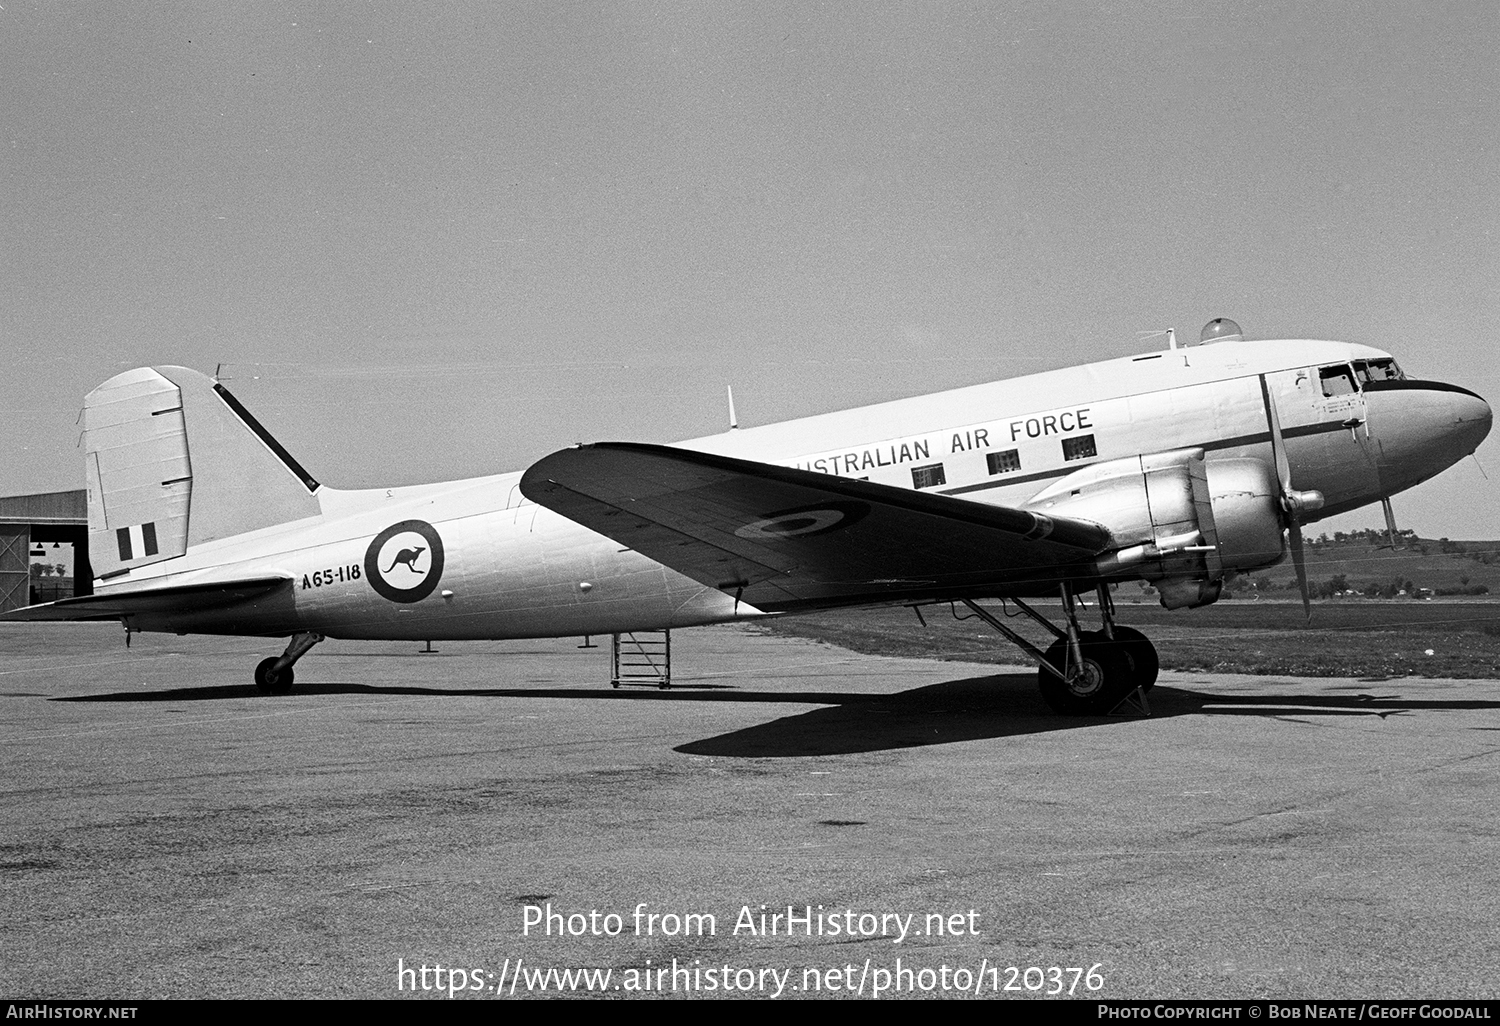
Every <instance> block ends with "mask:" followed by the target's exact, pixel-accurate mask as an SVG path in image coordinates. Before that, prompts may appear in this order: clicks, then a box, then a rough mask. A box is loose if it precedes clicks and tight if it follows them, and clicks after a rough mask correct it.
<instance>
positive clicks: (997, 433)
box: [792, 406, 1094, 474]
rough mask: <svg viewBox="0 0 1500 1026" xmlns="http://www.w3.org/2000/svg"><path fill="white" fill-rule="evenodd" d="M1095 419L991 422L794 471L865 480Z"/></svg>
mask: <svg viewBox="0 0 1500 1026" xmlns="http://www.w3.org/2000/svg"><path fill="white" fill-rule="evenodd" d="M1091 413H1092V408H1091V407H1088V406H1083V407H1076V408H1073V409H1067V410H1055V411H1052V412H1048V413H1037V414H1032V415H1028V416H1024V417H1017V418H1015V419H1013V420H1001V421H991V422H990V423H988V424H985V425H983V426H981V427H970V428H960V429H955V430H953V431H949V432H943V433H941V434H926V435H921V436H919V437H914V438H898V439H893V440H892V441H889V442H881V443H880V444H878V445H871V446H866V447H864V448H861V449H851V450H848V451H845V452H829V453H820V454H819V455H816V456H808V457H804V458H802V459H800V460H798V461H796V462H795V463H793V464H792V465H793V466H794V467H796V468H797V469H799V470H815V471H818V472H819V473H823V474H866V473H869V472H870V471H872V470H879V469H880V468H882V467H898V466H901V465H902V464H904V463H916V462H919V461H922V460H930V459H933V458H934V457H933V453H937V454H938V456H937V458H938V459H941V458H943V457H944V456H950V455H952V454H953V453H959V452H971V451H974V450H979V449H994V448H999V447H1000V446H1009V445H1017V444H1020V443H1022V442H1025V441H1027V440H1036V439H1039V438H1045V437H1048V436H1052V435H1068V434H1073V433H1074V432H1078V431H1088V430H1091V429H1092V428H1093V427H1094V421H1093V418H1092V416H1091Z"/></svg>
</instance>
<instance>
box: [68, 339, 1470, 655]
mask: <svg viewBox="0 0 1500 1026" xmlns="http://www.w3.org/2000/svg"><path fill="white" fill-rule="evenodd" d="M1382 358H1383V359H1389V355H1388V354H1386V353H1383V352H1381V351H1379V350H1375V349H1372V348H1369V347H1367V346H1362V345H1355V344H1349V343H1340V342H1326V341H1306V340H1289V341H1263V342H1224V343H1219V344H1214V345H1206V346H1200V347H1192V348H1186V349H1174V350H1166V351H1161V352H1155V353H1149V354H1145V355H1142V356H1138V357H1130V358H1124V359H1118V360H1110V361H1106V362H1102V363H1095V364H1088V365H1085V366H1080V367H1073V368H1068V369H1064V370H1057V371H1050V372H1047V373H1043V374H1035V375H1030V376H1027V377H1021V378H1013V379H1009V380H1005V381H998V382H994V383H991V384H985V385H976V386H972V387H968V388H961V389H956V390H953V391H949V392H942V393H937V394H934V395H927V396H919V397H915V398H912V399H905V400H899V401H896V402H890V403H883V404H880V405H876V406H869V407H863V408H860V409H856V410H849V411H845V412H840V413H833V414H826V415H822V416H817V417H810V418H806V419H802V420H796V421H789V422H786V423H781V424H773V425H769V426H766V427H761V428H750V429H744V430H738V431H732V432H728V433H726V434H722V435H716V436H712V437H708V438H700V439H694V440H690V441H686V442H682V443H680V447H681V448H685V449H693V450H699V451H703V452H709V453H714V454H718V455H724V456H732V457H736V458H739V459H744V460H753V461H758V462H762V463H770V464H778V465H782V466H788V467H799V468H803V469H806V470H812V471H817V472H822V473H828V474H838V475H841V476H845V477H855V478H867V479H868V480H870V481H872V482H877V483H881V484H888V485H893V486H898V487H903V488H908V489H909V488H913V487H914V486H915V485H917V484H920V485H922V486H923V487H924V488H926V489H927V490H930V491H933V492H936V493H940V494H947V495H953V496H957V497H959V498H962V499H966V500H969V501H973V502H984V503H997V504H1002V505H1007V506H1024V505H1025V504H1026V502H1027V500H1028V499H1029V498H1031V497H1032V496H1034V495H1036V494H1037V493H1038V492H1040V491H1042V490H1043V489H1046V488H1048V487H1050V486H1053V485H1055V484H1056V483H1057V482H1058V481H1060V480H1061V479H1063V478H1065V477H1066V476H1067V475H1069V474H1072V473H1073V472H1075V471H1078V470H1080V469H1082V468H1084V467H1087V466H1090V465H1093V464H1096V463H1099V462H1103V461H1108V460H1113V459H1119V458H1122V457H1130V456H1137V455H1142V454H1149V453H1157V452H1163V451H1166V450H1178V449H1191V448H1201V449H1203V450H1205V455H1206V457H1207V459H1208V460H1209V461H1210V462H1212V461H1214V460H1220V459H1233V458H1244V457H1251V458H1255V459H1260V460H1264V461H1268V462H1269V461H1270V460H1271V459H1272V454H1271V447H1270V441H1269V439H1270V436H1269V433H1268V428H1267V415H1266V407H1265V403H1264V399H1263V395H1262V390H1261V384H1260V382H1261V376H1262V375H1264V376H1265V381H1266V385H1267V387H1268V388H1269V389H1270V391H1271V393H1272V395H1273V397H1274V399H1275V402H1276V405H1277V407H1278V409H1279V413H1280V422H1281V427H1282V430H1283V432H1284V436H1285V439H1286V451H1287V457H1288V460H1289V463H1290V469H1291V476H1292V479H1293V480H1294V481H1295V483H1296V487H1297V488H1298V489H1316V490H1317V491H1320V492H1322V493H1323V496H1324V500H1325V504H1324V506H1323V507H1322V509H1321V510H1319V511H1318V512H1317V513H1316V514H1313V515H1312V516H1310V517H1308V518H1307V519H1313V518H1316V517H1322V516H1328V515H1332V514H1336V513H1340V512H1343V511H1347V510H1352V509H1356V508H1358V507H1361V506H1364V505H1367V504H1369V503H1372V502H1375V501H1378V500H1380V499H1382V498H1385V497H1388V496H1390V495H1392V494H1394V493H1396V492H1399V491H1401V490H1403V489H1405V488H1409V487H1411V486H1412V485H1414V484H1417V483H1418V482H1420V481H1423V480H1426V479H1427V478H1429V477H1432V476H1434V475H1435V474H1437V473H1439V472H1440V471H1441V470H1443V469H1445V468H1446V467H1448V466H1451V465H1452V464H1453V463H1455V462H1457V461H1458V460H1460V459H1462V458H1463V457H1464V456H1466V455H1468V454H1469V453H1471V452H1473V451H1474V449H1475V448H1476V447H1477V446H1478V444H1479V443H1480V441H1482V440H1483V438H1484V437H1485V435H1486V434H1487V433H1488V431H1489V427H1490V419H1491V418H1490V410H1489V407H1488V406H1487V405H1486V404H1485V403H1484V401H1483V400H1482V399H1480V398H1479V397H1478V396H1475V395H1474V394H1473V393H1470V392H1468V391H1466V390H1464V389H1461V388H1457V387H1454V386H1447V385H1441V384H1437V383H1430V382H1420V381H1400V382H1382V383H1380V385H1379V387H1371V386H1366V387H1363V388H1359V389H1356V390H1354V391H1352V392H1346V393H1344V394H1337V395H1327V394H1325V392H1326V384H1325V381H1324V379H1323V378H1321V377H1320V368H1327V367H1329V366H1336V365H1339V364H1344V365H1349V364H1351V363H1353V362H1354V361H1373V360H1379V359H1382ZM1065 443H1066V444H1065ZM997 454H999V455H998V456H997ZM934 468H935V469H934ZM914 471H919V473H917V474H914V473H913V472H914ZM520 477H521V475H520V473H509V474H500V475H496V476H494V477H484V478H476V479H472V480H465V481H456V482H450V483H444V484H432V485H421V486H413V487H403V488H392V489H371V490H360V491H339V490H335V489H331V488H327V487H319V488H318V489H317V490H316V491H315V492H314V496H315V498H316V499H317V502H318V507H319V509H320V512H319V513H318V514H317V515H315V516H310V517H306V518H303V519H298V520H294V521H292V522H289V523H283V524H280V525H277V526H274V527H268V528H264V529H261V530H257V531H253V532H251V533H248V534H240V535H236V536H233V537H227V538H221V539H218V540H214V541H210V542H207V543H205V544H201V545H194V546H192V547H190V548H189V549H188V550H187V552H186V553H185V554H184V555H182V556H180V557H176V558H173V559H168V560H166V561H164V562H160V563H156V564H154V565H151V566H147V567H140V568H138V569H135V570H133V571H132V572H130V573H128V574H126V575H124V576H122V577H120V578H118V579H115V580H112V581H109V582H103V583H101V585H100V586H99V587H98V589H97V592H98V593H99V594H111V593H124V592H129V591H136V590H138V589H145V588H151V587H159V586H162V585H190V584H193V583H195V582H198V581H208V580H213V579H227V578H254V577H257V576H264V575H284V576H286V577H288V578H289V579H290V587H284V588H281V589H279V590H277V591H276V592H274V593H273V594H270V595H267V596H264V597H262V598H260V599H258V600H256V601H254V602H251V603H246V604H244V605H241V606H236V607H233V608H231V609H217V610H213V611H207V612H196V611H193V610H192V609H180V610H175V611H172V612H170V613H167V612H161V613H154V612H153V613H139V614H133V615H131V616H129V617H128V618H127V619H126V624H127V626H128V627H130V628H131V629H133V630H155V631H175V632H181V633H226V634H257V635H286V634H292V633H296V632H308V631H310V632H317V633H319V634H323V635H326V636H328V637H333V638H351V639H355V638H364V639H412V640H426V639H432V640H438V639H501V638H527V637H558V636H568V635H585V634H606V633H611V632H617V631H630V630H642V629H660V628H664V627H687V626H693V625H698V624H705V623H713V622H721V621H727V620H732V619H744V618H748V617H753V616H757V615H760V614H759V612H758V611H757V610H754V609H751V608H748V607H746V606H745V605H743V604H739V605H737V604H736V602H735V598H734V596H733V595H730V594H726V593H724V592H722V591H720V590H717V589H715V588H710V587H706V586H704V585H703V584H700V583H698V582H696V581H694V580H691V579H689V578H688V577H685V576H683V575H681V574H679V573H676V572H675V571H673V570H671V569H668V568H667V567H664V566H662V565H661V564H659V563H657V562H654V561H652V560H650V559H648V558H646V557H644V556H642V555H640V554H639V553H637V552H635V551H632V550H629V549H626V548H625V547H624V546H623V545H621V544H620V543H618V542H615V541H613V540H611V539H609V538H607V537H604V536H602V535H600V534H596V533H594V532H592V531H589V530H587V529H585V528H583V527H581V526H579V525H577V524H575V523H573V522H572V521H570V520H568V519H566V518H564V517H562V516H560V515H559V514H556V513H553V512H551V511H550V510H548V509H546V508H544V507H541V506H538V505H537V504H535V503H533V502H531V501H529V500H527V499H526V498H525V497H523V496H522V494H521V492H520V490H519V487H518V483H519V480H520ZM403 522H421V523H423V524H426V525H430V527H431V528H432V529H433V530H435V531H436V532H437V534H438V535H439V536H440V538H441V546H442V551H443V560H442V567H441V574H440V579H439V580H437V581H436V582H435V584H434V587H433V588H432V590H431V591H430V593H429V594H425V595H423V596H422V597H421V598H420V599H419V600H415V601H409V600H403V601H393V600H391V599H390V598H388V597H386V596H384V595H382V594H380V593H378V592H377V589H376V587H375V586H374V585H373V584H372V581H371V575H370V573H369V572H368V570H369V567H370V566H371V565H372V564H371V561H370V554H371V547H372V539H373V538H377V537H378V536H380V535H381V533H382V532H383V531H386V530H387V529H389V528H391V527H392V525H397V524H401V523H403ZM418 547H421V546H419V545H413V547H412V549H408V550H405V551H406V552H408V553H410V552H411V551H414V550H415V549H416V548H418ZM400 558H401V553H400V552H396V550H395V549H392V550H390V551H389V552H387V553H386V554H385V555H383V556H382V555H377V556H376V557H375V562H376V563H378V564H383V563H389V564H390V567H389V568H387V567H385V566H377V567H376V568H377V569H378V570H379V571H381V572H383V573H385V574H387V577H386V579H387V580H388V581H399V580H400V579H401V578H400V574H401V573H402V572H403V567H402V566H400V565H399V560H400ZM410 572H413V573H414V572H415V571H410Z"/></svg>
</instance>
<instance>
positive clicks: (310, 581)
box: [302, 563, 364, 591]
mask: <svg viewBox="0 0 1500 1026" xmlns="http://www.w3.org/2000/svg"><path fill="white" fill-rule="evenodd" d="M363 573H364V571H362V570H360V568H359V564H358V563H350V564H348V565H347V566H341V567H328V568H325V569H323V570H315V571H313V572H312V573H310V574H303V575H302V588H303V590H304V591H305V590H306V589H308V588H321V587H323V585H325V584H342V583H343V582H344V581H357V580H359V578H360V576H361V574H363Z"/></svg>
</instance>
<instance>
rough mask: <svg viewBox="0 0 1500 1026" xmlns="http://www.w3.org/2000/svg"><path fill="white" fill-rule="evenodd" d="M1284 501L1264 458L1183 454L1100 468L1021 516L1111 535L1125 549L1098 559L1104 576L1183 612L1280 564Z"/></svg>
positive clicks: (1041, 498) (1046, 493)
mask: <svg viewBox="0 0 1500 1026" xmlns="http://www.w3.org/2000/svg"><path fill="white" fill-rule="evenodd" d="M1280 495H1281V490H1280V487H1279V486H1278V484H1277V481H1276V472H1275V470H1274V469H1273V468H1272V467H1270V466H1268V465H1267V464H1266V463H1264V462H1262V461H1261V460H1255V459H1230V460H1214V461H1212V462H1210V461H1208V460H1206V459H1205V458H1204V454H1203V450H1202V449H1184V450H1177V451H1173V452H1165V453H1153V454H1151V455H1149V456H1132V457H1129V458H1126V459H1122V460H1110V461H1108V462H1105V463H1096V464H1093V465H1092V466H1089V467H1085V468H1083V469H1081V470H1078V471H1076V472H1074V473H1072V474H1069V475H1068V476H1067V477H1065V478H1063V479H1062V480H1061V481H1058V482H1057V483H1056V484H1054V485H1051V486H1050V487H1048V488H1046V489H1044V490H1043V491H1041V492H1038V493H1037V494H1036V495H1034V496H1032V497H1031V499H1029V500H1028V501H1027V502H1026V503H1024V505H1023V508H1025V509H1030V510H1036V511H1038V512H1047V513H1057V514H1062V515H1066V516H1071V517H1079V518H1082V519H1085V520H1092V521H1094V522H1096V523H1099V524H1103V525H1104V526H1106V527H1108V528H1109V530H1110V533H1111V534H1112V535H1113V536H1114V538H1115V540H1116V542H1117V543H1118V545H1117V547H1116V548H1115V549H1114V550H1113V551H1111V552H1109V553H1107V554H1105V555H1104V556H1102V557H1100V559H1099V562H1098V566H1097V569H1098V572H1099V575H1100V576H1101V577H1118V578H1123V579H1130V578H1136V577H1139V578H1144V579H1145V580H1148V581H1151V582H1152V583H1153V584H1155V585H1156V587H1157V590H1158V591H1160V593H1161V602H1162V605H1164V606H1166V607H1167V608H1168V609H1179V608H1184V607H1191V606H1203V605H1208V604H1209V603H1210V602H1214V601H1216V600H1217V599H1218V597H1219V595H1220V593H1221V591H1222V590H1223V582H1224V577H1225V575H1226V574H1227V573H1229V572H1232V571H1240V570H1252V569H1256V568H1259V567H1266V566H1270V565H1272V564H1274V563H1278V562H1280V561H1281V559H1282V558H1283V557H1284V556H1285V554H1286V540H1285V538H1284V536H1283V533H1282V526H1283V525H1282V516H1281V505H1280Z"/></svg>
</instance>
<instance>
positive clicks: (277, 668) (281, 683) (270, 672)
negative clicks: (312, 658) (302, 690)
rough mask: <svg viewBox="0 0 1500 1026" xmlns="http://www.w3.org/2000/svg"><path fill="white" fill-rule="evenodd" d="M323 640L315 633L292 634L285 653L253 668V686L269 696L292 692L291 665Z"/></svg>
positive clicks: (265, 660) (264, 660) (263, 661)
mask: <svg viewBox="0 0 1500 1026" xmlns="http://www.w3.org/2000/svg"><path fill="white" fill-rule="evenodd" d="M322 640H323V635H321V634H318V633H317V632H316V631H305V632H303V633H301V634H293V635H292V640H291V641H289V642H287V646H286V651H285V652H283V653H281V655H279V656H269V657H267V658H265V659H262V660H261V661H260V665H259V666H257V667H256V668H255V686H256V687H258V688H260V689H261V690H262V691H264V692H266V693H267V694H270V695H284V694H286V693H287V692H288V691H290V690H292V681H293V680H294V679H295V677H294V675H293V673H292V665H293V664H294V663H296V661H297V660H298V659H301V658H302V657H303V656H304V655H306V654H307V650H308V649H310V648H312V647H313V646H314V645H316V644H317V643H318V642H320V641H322Z"/></svg>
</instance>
